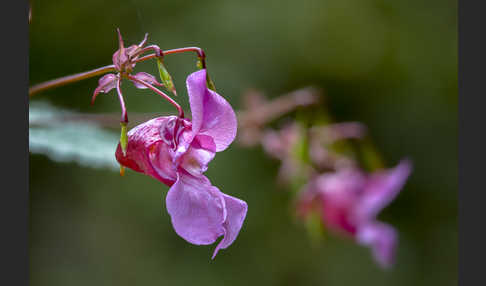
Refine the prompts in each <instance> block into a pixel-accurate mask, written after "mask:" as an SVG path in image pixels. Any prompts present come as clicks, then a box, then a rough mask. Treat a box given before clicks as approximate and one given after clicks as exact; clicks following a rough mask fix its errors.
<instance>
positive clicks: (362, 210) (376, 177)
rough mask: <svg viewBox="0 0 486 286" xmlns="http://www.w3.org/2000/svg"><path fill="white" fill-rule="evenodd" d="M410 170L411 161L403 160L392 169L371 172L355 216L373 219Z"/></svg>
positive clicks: (399, 186)
mask: <svg viewBox="0 0 486 286" xmlns="http://www.w3.org/2000/svg"><path fill="white" fill-rule="evenodd" d="M411 170H412V164H411V162H410V161H408V160H403V161H401V162H400V163H399V164H398V166H396V167H395V168H393V169H390V170H386V171H380V172H377V173H374V174H372V175H371V177H370V178H368V182H367V184H366V186H365V188H364V192H363V195H362V199H361V200H360V202H359V203H358V205H357V208H356V213H355V215H356V218H357V219H364V220H367V219H374V218H375V217H376V216H377V215H378V213H379V212H380V211H381V210H382V209H383V208H384V207H386V206H387V205H388V204H389V203H390V202H391V201H392V200H393V199H395V197H396V196H397V195H398V193H399V192H400V190H401V189H402V187H403V185H404V184H405V182H406V180H407V178H408V176H409V175H410V172H411Z"/></svg>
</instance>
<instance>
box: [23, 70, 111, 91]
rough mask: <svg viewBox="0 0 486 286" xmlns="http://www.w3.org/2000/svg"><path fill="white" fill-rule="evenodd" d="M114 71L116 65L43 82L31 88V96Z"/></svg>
mask: <svg viewBox="0 0 486 286" xmlns="http://www.w3.org/2000/svg"><path fill="white" fill-rule="evenodd" d="M114 70H115V65H108V66H104V67H100V68H97V69H94V70H91V71H87V72H82V73H78V74H73V75H68V76H64V77H60V78H57V79H53V80H50V81H46V82H43V83H40V84H36V85H34V86H32V87H30V88H29V96H33V95H34V94H36V93H39V92H41V91H44V90H46V89H49V88H53V87H58V86H62V85H65V84H68V83H73V82H77V81H80V80H83V79H87V78H90V77H94V76H97V75H100V74H104V73H107V72H110V71H114Z"/></svg>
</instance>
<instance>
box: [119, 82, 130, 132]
mask: <svg viewBox="0 0 486 286" xmlns="http://www.w3.org/2000/svg"><path fill="white" fill-rule="evenodd" d="M116 92H117V93H118V100H120V107H121V110H122V115H121V120H120V122H123V123H128V115H127V109H126V107H125V100H124V99H123V95H122V92H121V78H120V77H118V79H117V80H116Z"/></svg>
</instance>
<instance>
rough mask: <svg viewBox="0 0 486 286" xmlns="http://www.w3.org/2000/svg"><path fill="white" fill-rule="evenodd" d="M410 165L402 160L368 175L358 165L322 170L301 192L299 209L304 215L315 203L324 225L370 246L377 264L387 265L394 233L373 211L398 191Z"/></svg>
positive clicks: (380, 207)
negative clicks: (390, 167)
mask: <svg viewBox="0 0 486 286" xmlns="http://www.w3.org/2000/svg"><path fill="white" fill-rule="evenodd" d="M411 168H412V167H411V163H410V162H409V161H408V160H404V161H402V162H400V163H399V164H398V166H396V167H395V168H392V169H389V170H382V171H377V172H374V173H372V174H370V175H367V174H365V173H364V172H362V171H361V170H358V169H343V170H339V171H337V172H334V173H325V174H322V175H320V176H318V177H316V178H315V179H314V180H312V181H311V182H309V184H308V185H307V186H305V187H304V190H303V191H302V192H301V194H300V201H299V209H298V210H299V213H300V215H302V216H304V217H306V216H307V215H309V214H310V211H312V210H313V209H314V207H315V206H316V205H317V207H318V209H319V211H320V214H321V218H322V221H323V222H324V225H325V226H326V227H328V228H329V229H331V230H334V231H336V232H338V233H340V234H343V235H345V236H349V237H351V238H353V239H354V240H355V241H356V242H357V243H359V244H361V245H364V246H368V247H370V248H371V250H372V253H373V257H374V258H375V260H376V261H377V262H378V264H379V265H380V266H382V267H384V268H386V267H389V266H391V265H392V264H393V262H394V256H395V248H396V245H397V239H398V238H397V233H396V231H395V229H394V228H393V227H392V226H390V225H388V224H386V223H383V222H380V221H378V220H377V215H378V213H379V212H380V211H381V210H382V209H383V208H384V207H386V206H387V205H388V204H389V203H390V202H391V201H392V200H393V199H394V198H395V197H396V196H397V195H398V193H399V192H400V190H401V188H402V187H403V185H404V184H405V182H406V180H407V178H408V176H409V174H410V172H411Z"/></svg>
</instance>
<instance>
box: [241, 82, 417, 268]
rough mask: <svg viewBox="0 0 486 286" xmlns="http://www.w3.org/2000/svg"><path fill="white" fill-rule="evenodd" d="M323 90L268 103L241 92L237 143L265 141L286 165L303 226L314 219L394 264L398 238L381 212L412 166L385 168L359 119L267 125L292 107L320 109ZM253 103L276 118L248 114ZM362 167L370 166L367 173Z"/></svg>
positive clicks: (283, 170)
mask: <svg viewBox="0 0 486 286" xmlns="http://www.w3.org/2000/svg"><path fill="white" fill-rule="evenodd" d="M318 94H319V90H316V89H314V88H307V89H302V90H297V91H295V92H293V93H290V94H288V95H285V96H280V97H277V99H275V100H273V101H268V100H266V99H265V97H264V96H263V95H262V94H261V93H258V92H256V91H251V92H248V93H247V94H245V95H244V100H245V101H244V105H245V107H246V109H245V110H244V111H243V112H241V113H240V119H241V122H242V124H241V126H242V127H243V128H242V129H243V130H242V131H241V132H240V136H239V142H240V143H241V144H242V145H244V146H255V145H261V146H262V147H263V149H264V151H265V152H266V153H267V154H268V155H269V156H271V157H273V158H275V159H277V160H279V161H280V162H281V163H280V169H279V173H278V181H279V182H280V183H281V184H282V185H284V186H286V187H288V188H289V189H290V190H292V191H293V193H294V194H295V202H296V207H295V210H296V214H297V216H298V217H300V218H301V219H302V220H303V221H304V222H306V225H308V226H310V225H312V221H313V220H315V218H316V217H317V218H318V220H319V225H320V227H319V228H318V229H319V231H321V230H323V229H330V230H332V231H333V232H335V233H338V234H340V235H343V236H345V237H349V238H351V239H353V240H354V241H356V242H357V243H359V244H361V245H365V246H368V247H370V248H371V250H372V253H373V256H374V258H375V260H376V261H377V262H378V264H379V265H380V266H382V267H383V268H386V267H389V266H391V265H392V264H393V262H394V256H395V248H396V245H397V239H398V236H397V233H396V230H395V229H394V228H393V227H391V226H390V225H388V224H386V223H383V222H380V221H378V220H377V215H378V213H379V212H380V211H381V210H382V209H383V208H384V207H385V206H387V205H388V204H389V203H390V202H391V201H392V200H393V199H394V198H395V197H396V196H397V195H398V193H399V191H400V190H401V188H402V187H403V185H404V184H405V182H406V180H407V178H408V176H409V174H410V172H411V163H410V162H409V160H407V159H405V160H402V161H401V162H400V163H399V164H398V166H396V167H395V168H392V169H384V168H383V164H382V163H381V159H380V158H379V156H378V155H377V152H376V151H375V150H374V148H373V147H372V145H371V144H370V141H369V138H368V136H367V128H366V126H364V125H363V124H361V123H359V122H343V123H333V122H330V120H329V116H325V117H326V119H325V120H322V118H321V120H315V119H311V120H309V119H308V118H307V119H306V120H300V121H297V120H295V121H290V122H286V123H285V124H284V125H283V126H282V127H281V128H279V129H271V128H269V127H268V126H269V125H270V124H271V123H272V122H273V121H274V120H275V119H278V118H279V117H282V116H283V115H284V114H286V113H288V112H291V111H294V110H295V109H297V110H298V111H299V110H301V111H302V110H303V109H305V108H306V107H309V106H316V107H321V108H322V105H318V103H319V100H318V98H319V96H318ZM254 106H258V108H259V109H261V110H265V111H266V112H265V114H271V115H272V116H260V117H258V116H250V115H251V114H252V113H253V112H254ZM319 112H320V114H321V115H322V114H323V113H322V112H323V111H322V110H319ZM305 113H309V111H306V112H305ZM298 117H299V116H297V118H298ZM322 121H324V122H325V123H322ZM316 122H320V123H316ZM355 146H359V147H360V148H361V150H357V148H355ZM358 151H360V152H358ZM359 153H362V154H363V153H364V154H366V156H363V157H366V160H360V158H359V156H358V155H359ZM362 165H367V166H366V167H367V168H366V171H365V168H364V167H362ZM310 231H313V230H312V229H310ZM314 231H315V230H314Z"/></svg>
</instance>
